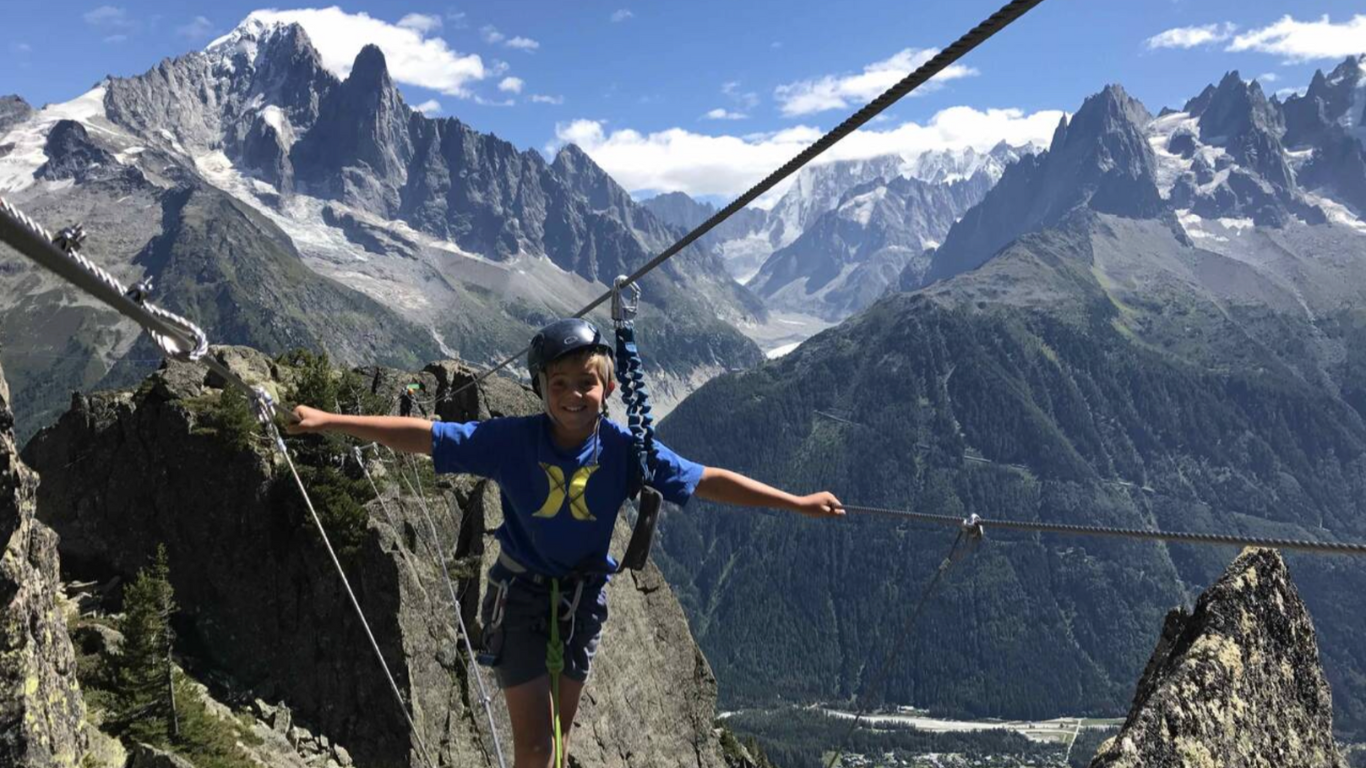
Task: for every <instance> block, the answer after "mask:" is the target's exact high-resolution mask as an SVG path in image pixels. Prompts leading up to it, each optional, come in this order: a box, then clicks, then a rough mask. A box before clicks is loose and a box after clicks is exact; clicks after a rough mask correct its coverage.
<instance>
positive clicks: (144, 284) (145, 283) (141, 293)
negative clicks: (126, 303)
mask: <svg viewBox="0 0 1366 768" xmlns="http://www.w3.org/2000/svg"><path fill="white" fill-rule="evenodd" d="M123 295H124V296H126V297H128V298H129V299H132V300H133V303H135V304H137V305H138V306H142V305H144V304H146V303H147V297H149V296H151V295H152V278H151V276H150V275H149V276H147V277H144V278H142V279H141V280H139V281H137V282H136V283H133V284H132V285H131V286H129V287H128V291H127V292H126V293H124V294H123Z"/></svg>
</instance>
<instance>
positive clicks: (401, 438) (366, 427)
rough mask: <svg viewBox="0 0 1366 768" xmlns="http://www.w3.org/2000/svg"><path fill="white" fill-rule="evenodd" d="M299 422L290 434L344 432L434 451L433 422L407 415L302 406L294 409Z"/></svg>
mask: <svg viewBox="0 0 1366 768" xmlns="http://www.w3.org/2000/svg"><path fill="white" fill-rule="evenodd" d="M294 415H295V416H297V417H298V418H299V421H298V423H295V424H290V425H288V426H286V427H285V430H286V431H287V432H289V434H291V435H298V434H305V433H313V432H341V433H344V434H347V435H350V436H352V437H354V438H356V439H357V440H360V441H361V442H365V443H379V444H380V445H387V446H389V447H390V448H393V449H394V450H396V451H404V452H406V453H425V454H430V453H431V452H432V423H431V422H430V421H427V420H426V419H416V418H410V417H407V416H347V415H346V414H344V413H328V412H327V411H321V410H318V409H317V408H309V407H308V406H306V405H300V406H298V407H297V408H295V409H294Z"/></svg>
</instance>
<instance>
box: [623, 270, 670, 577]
mask: <svg viewBox="0 0 1366 768" xmlns="http://www.w3.org/2000/svg"><path fill="white" fill-rule="evenodd" d="M627 290H629V292H630V293H629V295H625V294H626V291H627ZM639 311H640V286H639V285H637V284H635V283H631V282H629V281H628V279H627V277H626V276H625V275H622V276H620V277H618V278H617V279H616V280H615V281H613V284H612V324H613V325H614V326H615V327H616V335H617V381H618V382H619V383H620V384H621V399H622V400H623V401H625V403H626V425H627V427H628V428H629V429H630V430H631V444H632V449H633V451H634V452H635V459H636V465H635V472H634V473H633V474H634V475H635V478H636V479H637V480H638V481H639V493H640V507H639V511H638V514H637V517H636V525H635V528H634V529H632V531H631V541H630V543H629V544H627V546H626V554H625V555H623V556H622V558H621V567H620V568H619V569H618V571H621V570H626V569H628V568H629V569H630V570H633V571H639V570H641V569H642V568H644V567H645V562H646V560H648V559H649V557H650V546H651V544H652V543H653V541H654V535H655V525H656V523H657V522H658V520H659V507H660V504H661V503H662V502H663V497H662V496H660V493H659V491H657V490H655V489H654V488H653V487H652V486H653V483H654V479H655V470H656V469H657V468H658V467H659V449H658V448H656V447H655V430H654V417H653V416H652V415H650V392H649V390H648V389H646V387H645V370H644V369H645V365H644V363H643V362H642V361H641V359H640V348H639V347H637V346H636V330H635V318H636V314H637V313H638V312H639ZM631 495H632V496H635V495H636V489H635V484H634V483H633V487H632V492H631Z"/></svg>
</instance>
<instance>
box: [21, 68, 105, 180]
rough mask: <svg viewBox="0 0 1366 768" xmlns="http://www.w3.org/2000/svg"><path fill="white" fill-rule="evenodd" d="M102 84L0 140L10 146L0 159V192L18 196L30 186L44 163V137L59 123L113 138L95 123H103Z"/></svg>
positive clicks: (39, 114) (49, 108)
mask: <svg viewBox="0 0 1366 768" xmlns="http://www.w3.org/2000/svg"><path fill="white" fill-rule="evenodd" d="M104 92H105V87H104V85H103V84H101V85H98V86H96V87H95V88H92V89H90V90H89V91H86V92H85V93H84V94H82V95H80V96H78V97H76V98H75V99H72V100H71V101H68V102H64V103H62V104H49V105H48V106H46V107H43V108H42V109H41V110H39V111H38V112H36V113H34V114H33V115H31V116H30V117H29V118H28V119H27V120H25V121H23V122H22V123H19V124H18V125H16V126H14V127H13V128H11V129H10V131H9V132H8V133H6V134H5V135H4V136H0V145H6V144H8V145H13V148H12V149H11V150H10V151H9V154H7V155H5V156H4V157H2V158H0V192H18V191H20V190H22V189H27V188H28V187H31V186H33V181H34V180H33V174H34V173H36V172H37V171H38V169H39V168H41V167H42V166H43V163H46V162H47V153H46V152H45V151H43V150H44V147H46V146H47V135H48V133H50V132H51V131H52V126H54V125H56V124H57V123H58V122H60V121H62V120H75V121H76V122H78V123H80V124H81V125H83V126H85V127H86V129H87V130H93V131H98V132H101V133H107V134H113V133H114V132H113V131H111V130H109V129H108V128H106V127H104V126H102V125H96V124H95V122H94V121H95V120H97V119H100V120H102V119H104V117H105V114H104Z"/></svg>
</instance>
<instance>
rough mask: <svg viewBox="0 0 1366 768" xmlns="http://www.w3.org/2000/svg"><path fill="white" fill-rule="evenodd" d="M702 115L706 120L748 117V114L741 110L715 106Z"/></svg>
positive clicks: (742, 118)
mask: <svg viewBox="0 0 1366 768" xmlns="http://www.w3.org/2000/svg"><path fill="white" fill-rule="evenodd" d="M703 117H704V118H706V119H708V120H744V119H745V118H747V117H749V115H746V114H743V113H741V112H731V111H730V110H728V109H724V108H722V107H717V108H716V109H713V110H712V111H710V112H708V113H707V114H705V115H703Z"/></svg>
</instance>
